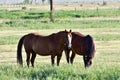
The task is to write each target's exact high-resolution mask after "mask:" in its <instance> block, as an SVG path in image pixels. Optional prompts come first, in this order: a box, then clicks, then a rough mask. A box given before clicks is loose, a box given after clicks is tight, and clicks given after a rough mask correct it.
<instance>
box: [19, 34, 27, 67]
mask: <svg viewBox="0 0 120 80" xmlns="http://www.w3.org/2000/svg"><path fill="white" fill-rule="evenodd" d="M24 37H25V36H23V37H22V38H21V39H20V40H19V43H18V46H17V63H19V64H20V65H21V66H23V60H22V44H23V40H24Z"/></svg>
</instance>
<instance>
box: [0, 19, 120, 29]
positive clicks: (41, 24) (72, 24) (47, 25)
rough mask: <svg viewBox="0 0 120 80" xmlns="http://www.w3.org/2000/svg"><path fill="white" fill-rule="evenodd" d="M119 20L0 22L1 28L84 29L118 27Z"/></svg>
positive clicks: (119, 26)
mask: <svg viewBox="0 0 120 80" xmlns="http://www.w3.org/2000/svg"><path fill="white" fill-rule="evenodd" d="M119 24H120V20H93V21H91V20H77V21H76V20H75V21H74V20H73V21H72V20H56V21H55V22H54V23H52V22H49V21H47V20H19V19H18V20H10V21H5V22H2V23H1V24H0V29H1V30H6V29H8V30H10V29H20V28H21V30H22V29H63V28H64V29H65V28H69V29H70V28H71V29H86V28H120V25H119Z"/></svg>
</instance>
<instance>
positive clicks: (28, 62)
mask: <svg viewBox="0 0 120 80" xmlns="http://www.w3.org/2000/svg"><path fill="white" fill-rule="evenodd" d="M26 55H27V59H26V62H27V66H28V67H29V64H30V52H28V51H26Z"/></svg>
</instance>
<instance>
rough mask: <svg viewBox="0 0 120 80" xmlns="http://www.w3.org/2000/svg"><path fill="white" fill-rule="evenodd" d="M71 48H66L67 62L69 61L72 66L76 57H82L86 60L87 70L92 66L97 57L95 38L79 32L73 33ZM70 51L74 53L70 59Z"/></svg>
mask: <svg viewBox="0 0 120 80" xmlns="http://www.w3.org/2000/svg"><path fill="white" fill-rule="evenodd" d="M71 45H72V46H71V47H69V46H68V47H65V54H66V59H67V62H68V63H69V60H70V62H71V64H72V63H73V60H74V58H75V55H76V54H78V55H82V56H83V60H84V65H85V68H86V67H89V66H90V65H91V64H92V59H93V57H94V55H95V44H94V41H93V38H92V37H91V36H90V35H87V36H84V35H83V34H81V33H79V32H72V42H71ZM70 51H72V54H71V57H70Z"/></svg>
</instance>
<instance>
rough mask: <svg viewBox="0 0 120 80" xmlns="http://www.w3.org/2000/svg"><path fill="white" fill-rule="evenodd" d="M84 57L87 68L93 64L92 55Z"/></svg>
mask: <svg viewBox="0 0 120 80" xmlns="http://www.w3.org/2000/svg"><path fill="white" fill-rule="evenodd" d="M83 58H84V65H85V68H86V67H89V66H91V65H92V57H90V56H84V57H83Z"/></svg>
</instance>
